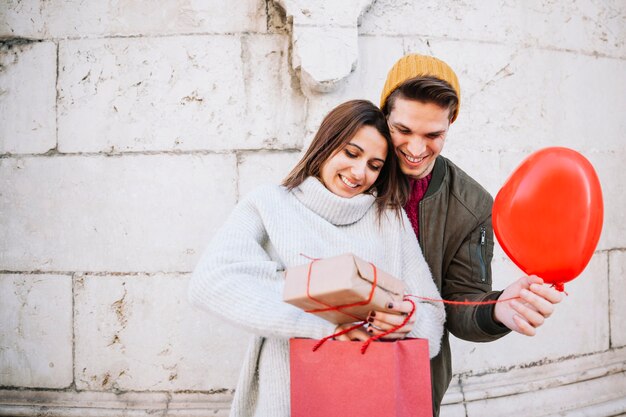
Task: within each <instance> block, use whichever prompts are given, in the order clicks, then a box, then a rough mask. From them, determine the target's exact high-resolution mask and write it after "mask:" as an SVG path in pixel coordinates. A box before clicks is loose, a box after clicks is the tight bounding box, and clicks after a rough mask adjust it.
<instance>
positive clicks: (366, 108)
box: [283, 100, 409, 218]
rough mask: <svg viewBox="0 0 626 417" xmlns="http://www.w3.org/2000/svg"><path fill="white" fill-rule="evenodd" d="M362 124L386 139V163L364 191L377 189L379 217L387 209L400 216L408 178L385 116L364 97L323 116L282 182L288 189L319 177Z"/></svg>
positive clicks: (407, 191)
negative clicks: (317, 127) (327, 162)
mask: <svg viewBox="0 0 626 417" xmlns="http://www.w3.org/2000/svg"><path fill="white" fill-rule="evenodd" d="M363 126H373V127H374V128H375V129H376V130H377V131H378V132H379V133H380V134H381V135H382V136H383V137H384V138H385V141H386V142H387V157H386V158H385V163H384V165H383V167H382V169H381V170H380V174H379V175H378V178H377V179H376V181H375V182H374V185H372V187H371V188H370V189H369V190H368V191H367V192H369V193H374V191H375V192H376V193H375V196H376V205H377V209H378V216H379V218H380V216H381V215H382V213H383V212H384V211H385V209H388V208H390V209H392V210H394V211H395V213H396V215H397V216H398V217H401V209H402V206H403V205H404V204H405V203H406V200H407V199H408V195H409V184H408V180H407V179H406V178H405V176H404V175H403V174H402V172H400V166H399V164H398V160H397V157H396V154H395V152H394V147H393V143H392V142H391V135H390V134H389V126H388V125H387V120H386V119H385V116H384V115H383V113H382V112H381V111H380V109H378V107H376V106H375V105H374V104H372V103H371V102H369V101H367V100H351V101H347V102H345V103H343V104H340V105H339V106H337V107H335V108H334V109H333V110H331V111H330V113H328V114H327V115H326V117H324V120H323V121H322V124H321V125H320V128H319V130H318V131H317V133H316V134H315V137H314V138H313V141H312V142H311V145H310V146H309V148H308V149H307V150H306V152H305V154H304V156H303V157H302V159H300V162H298V164H297V165H296V166H295V167H294V168H293V169H292V170H291V172H290V173H289V175H288V176H287V177H286V178H285V179H284V180H283V185H284V186H285V187H287V189H289V190H291V189H293V188H295V187H297V186H298V185H300V184H302V182H303V181H304V180H305V179H306V178H308V177H317V178H319V177H320V170H321V168H322V165H323V164H324V162H326V161H327V160H328V159H329V158H331V157H332V156H333V155H335V154H336V153H337V152H339V151H341V150H342V149H343V148H344V147H345V146H346V145H347V144H348V143H349V142H350V140H351V139H352V138H353V137H354V135H356V133H357V132H358V130H359V129H360V128H361V127H363Z"/></svg>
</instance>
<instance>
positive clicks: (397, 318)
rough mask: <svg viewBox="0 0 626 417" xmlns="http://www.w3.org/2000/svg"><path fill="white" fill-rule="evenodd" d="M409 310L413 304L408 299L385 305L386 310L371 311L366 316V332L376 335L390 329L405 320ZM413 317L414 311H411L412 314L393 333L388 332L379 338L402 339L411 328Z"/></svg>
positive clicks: (414, 315)
mask: <svg viewBox="0 0 626 417" xmlns="http://www.w3.org/2000/svg"><path fill="white" fill-rule="evenodd" d="M411 310H413V304H412V303H411V302H410V301H401V302H399V303H393V304H392V305H390V306H387V311H371V312H370V314H369V316H368V318H367V321H368V324H369V326H368V329H367V333H368V334H369V335H370V336H378V335H379V334H382V333H384V332H386V331H387V330H391V329H393V328H394V327H397V326H399V325H401V324H402V323H403V322H404V320H406V318H407V315H408V314H409V313H410V312H411ZM415 317H416V312H413V315H412V316H411V317H410V318H409V320H408V321H407V323H406V324H405V325H404V326H402V327H400V328H399V329H397V330H395V331H394V332H393V333H389V334H388V335H385V336H383V337H381V339H385V340H396V339H404V338H405V337H406V336H407V334H409V332H410V331H411V330H412V329H413V325H414V324H415Z"/></svg>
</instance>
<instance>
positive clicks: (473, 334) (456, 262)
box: [441, 208, 510, 342]
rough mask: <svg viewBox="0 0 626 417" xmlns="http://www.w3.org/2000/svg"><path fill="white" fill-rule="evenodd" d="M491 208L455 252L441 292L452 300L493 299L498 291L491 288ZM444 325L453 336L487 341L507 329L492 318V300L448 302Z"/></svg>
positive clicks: (507, 330)
mask: <svg viewBox="0 0 626 417" xmlns="http://www.w3.org/2000/svg"><path fill="white" fill-rule="evenodd" d="M493 244H494V241H493V229H492V225H491V210H490V208H489V209H485V210H484V211H483V212H482V213H480V214H479V217H478V221H477V224H476V226H475V227H474V229H473V230H471V232H470V233H469V234H468V235H467V236H466V237H465V239H464V240H463V241H462V243H461V245H460V247H459V248H458V250H457V252H456V253H455V255H454V257H453V258H452V261H451V262H450V265H449V267H448V270H447V273H446V275H445V277H444V279H443V281H442V291H441V292H442V295H443V297H444V298H445V299H448V300H453V301H489V300H496V299H497V298H498V297H499V296H500V294H501V292H500V291H493V290H492V288H491V260H492V258H493ZM446 312H447V323H446V325H447V328H448V329H449V330H450V332H451V333H452V334H454V335H455V336H456V337H458V338H460V339H463V340H469V341H473V342H489V341H492V340H496V339H498V338H500V337H502V336H504V335H506V334H508V333H509V332H510V330H509V329H508V328H507V327H505V326H503V325H501V324H499V323H496V322H495V321H494V319H493V304H489V305H482V306H458V305H447V306H446Z"/></svg>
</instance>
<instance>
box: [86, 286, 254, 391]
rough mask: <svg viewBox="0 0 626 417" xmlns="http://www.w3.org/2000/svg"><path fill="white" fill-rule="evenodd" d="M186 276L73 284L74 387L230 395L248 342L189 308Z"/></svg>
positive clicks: (215, 321)
mask: <svg viewBox="0 0 626 417" xmlns="http://www.w3.org/2000/svg"><path fill="white" fill-rule="evenodd" d="M188 279H189V277H188V275H178V274H170V275H166V274H155V275H151V276H148V275H142V274H136V275H115V276H111V275H102V276H95V275H83V276H78V277H77V278H76V316H75V323H76V324H75V326H76V387H77V389H79V390H94V391H108V390H111V389H115V390H122V391H128V390H130V391H148V390H149V391H159V390H169V391H187V390H190V391H210V390H214V391H221V390H232V389H233V388H234V387H235V385H236V381H237V377H238V372H239V368H240V366H241V361H242V358H243V354H244V351H245V348H246V340H247V336H246V335H245V334H244V333H243V332H240V331H237V330H236V329H233V328H232V327H230V326H227V325H226V324H224V322H223V321H221V320H218V319H216V318H214V317H212V316H209V315H208V314H205V313H203V312H201V311H199V310H196V309H194V308H193V307H192V306H191V304H190V303H189V302H188V301H187V286H188Z"/></svg>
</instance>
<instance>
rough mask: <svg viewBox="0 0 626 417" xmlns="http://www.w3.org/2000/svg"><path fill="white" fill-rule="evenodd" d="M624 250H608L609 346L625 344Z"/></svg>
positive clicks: (625, 286)
mask: <svg viewBox="0 0 626 417" xmlns="http://www.w3.org/2000/svg"><path fill="white" fill-rule="evenodd" d="M624 277H626V252H624V251H623V250H616V251H611V252H609V306H610V307H609V311H610V314H611V317H610V323H611V329H610V330H611V347H612V348H615V347H623V346H626V327H625V326H624V323H626V300H625V299H624V294H626V280H625V279H624Z"/></svg>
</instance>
